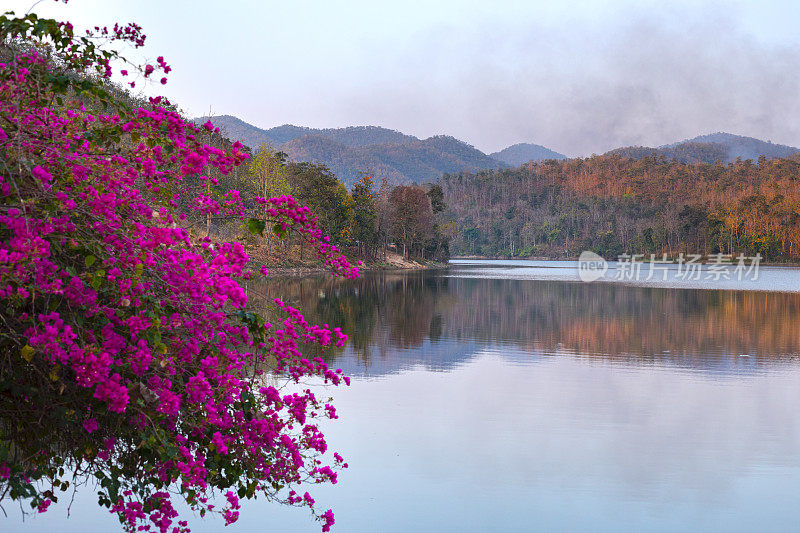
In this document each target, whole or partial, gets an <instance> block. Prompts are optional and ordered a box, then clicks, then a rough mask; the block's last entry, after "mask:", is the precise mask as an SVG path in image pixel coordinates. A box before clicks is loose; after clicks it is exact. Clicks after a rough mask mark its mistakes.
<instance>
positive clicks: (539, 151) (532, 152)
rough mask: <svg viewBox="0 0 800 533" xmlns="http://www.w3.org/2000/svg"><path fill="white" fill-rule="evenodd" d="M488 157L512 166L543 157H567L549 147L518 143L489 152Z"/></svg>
mask: <svg viewBox="0 0 800 533" xmlns="http://www.w3.org/2000/svg"><path fill="white" fill-rule="evenodd" d="M489 157H491V158H493V159H496V160H498V161H500V162H502V163H506V164H507V165H511V166H512V167H518V166H520V165H524V164H525V163H527V162H528V161H542V160H544V159H567V156H565V155H564V154H559V153H558V152H554V151H553V150H550V149H549V148H545V147H544V146H541V145H538V144H530V143H519V144H515V145H513V146H509V147H508V148H504V149H503V150H500V151H499V152H494V153H493V154H489Z"/></svg>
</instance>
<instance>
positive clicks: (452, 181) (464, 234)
mask: <svg viewBox="0 0 800 533" xmlns="http://www.w3.org/2000/svg"><path fill="white" fill-rule="evenodd" d="M438 183H439V184H440V185H441V187H442V190H443V191H444V199H445V202H446V204H447V206H448V209H447V212H446V213H445V218H446V219H448V220H450V221H452V222H453V223H454V224H455V225H456V226H457V229H456V230H455V231H454V232H453V240H452V244H451V249H452V252H453V253H454V254H455V255H481V256H490V257H495V256H511V257H530V256H538V257H550V258H574V257H577V256H578V255H579V254H580V253H581V251H583V250H592V251H594V252H596V253H598V254H600V255H602V256H604V257H606V258H616V257H617V256H618V255H620V254H623V253H628V254H650V253H653V254H657V255H658V256H659V257H660V256H661V254H663V253H667V254H668V255H670V256H671V257H675V256H676V255H677V254H678V253H681V252H683V253H697V254H702V255H707V254H713V253H732V254H739V253H743V254H745V255H747V256H755V255H756V254H757V253H760V254H761V256H762V257H764V258H765V259H766V260H769V261H792V262H797V261H800V224H798V222H800V159H798V157H797V156H792V157H790V158H777V159H772V160H768V159H766V158H765V157H761V158H760V159H759V160H758V161H755V162H754V161H751V160H745V161H741V160H736V161H734V162H733V163H730V164H728V165H723V164H720V163H717V164H709V163H683V162H680V161H676V160H669V159H666V158H665V157H663V156H645V157H641V158H640V159H632V158H629V157H623V156H622V155H619V154H607V155H601V156H593V157H589V158H586V159H570V160H565V161H556V160H548V161H544V162H539V163H528V164H526V165H523V166H522V167H520V168H517V169H508V170H501V171H486V172H480V173H477V174H474V173H460V174H448V175H445V176H443V177H442V178H441V180H439V182H438Z"/></svg>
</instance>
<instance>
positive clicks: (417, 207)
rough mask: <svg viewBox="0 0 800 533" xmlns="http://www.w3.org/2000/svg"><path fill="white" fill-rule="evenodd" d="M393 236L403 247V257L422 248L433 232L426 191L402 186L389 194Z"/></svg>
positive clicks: (430, 210) (429, 203)
mask: <svg viewBox="0 0 800 533" xmlns="http://www.w3.org/2000/svg"><path fill="white" fill-rule="evenodd" d="M389 204H390V206H391V215H390V223H391V229H392V234H393V235H394V237H395V238H396V239H397V240H398V241H399V242H400V243H401V244H402V245H403V257H404V258H407V257H408V256H409V253H413V251H414V248H415V247H417V248H421V247H422V246H423V245H424V243H425V241H426V240H427V239H428V238H429V237H430V236H431V234H432V232H433V210H432V209H431V201H430V198H428V195H427V194H426V193H425V190H424V189H423V188H421V187H418V186H410V185H400V186H398V187H395V188H394V189H392V191H391V193H389Z"/></svg>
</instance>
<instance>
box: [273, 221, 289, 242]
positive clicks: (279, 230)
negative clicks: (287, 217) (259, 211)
mask: <svg viewBox="0 0 800 533" xmlns="http://www.w3.org/2000/svg"><path fill="white" fill-rule="evenodd" d="M272 233H274V234H275V235H277V236H278V237H280V238H281V239H283V238H284V237H286V230H285V229H283V225H281V223H280V222H276V223H275V225H274V226H272Z"/></svg>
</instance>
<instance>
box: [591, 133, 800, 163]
mask: <svg viewBox="0 0 800 533" xmlns="http://www.w3.org/2000/svg"><path fill="white" fill-rule="evenodd" d="M797 152H800V148H795V147H793V146H786V145H784V144H773V143H772V142H769V141H762V140H760V139H756V138H754V137H745V136H743V135H734V134H732V133H725V132H717V133H710V134H708V135H698V136H697V137H694V138H693V139H687V140H685V141H680V142H676V143H672V144H665V145H662V146H659V147H658V148H649V147H646V146H626V147H623V148H617V149H615V150H611V151H610V152H607V153H609V154H617V155H621V156H623V157H630V158H633V159H641V158H642V157H646V156H664V157H665V158H666V159H674V160H677V161H681V162H683V163H710V164H713V163H717V162H720V163H724V164H727V163H732V162H734V161H735V160H736V159H737V158H740V159H742V160H746V159H752V160H754V161H756V160H758V158H759V157H761V156H762V155H763V156H764V157H766V158H767V159H775V158H780V157H790V156H792V155H794V154H796V153H797Z"/></svg>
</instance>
